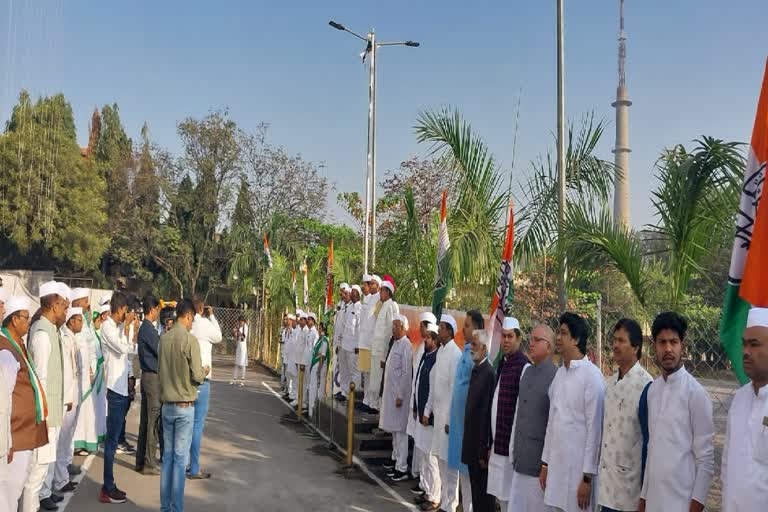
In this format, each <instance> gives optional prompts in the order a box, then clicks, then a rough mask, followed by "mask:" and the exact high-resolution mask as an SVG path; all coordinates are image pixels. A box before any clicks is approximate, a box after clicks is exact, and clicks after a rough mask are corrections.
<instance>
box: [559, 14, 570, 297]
mask: <svg viewBox="0 0 768 512" xmlns="http://www.w3.org/2000/svg"><path fill="white" fill-rule="evenodd" d="M563 39H564V34H563V0H557V189H558V190H557V191H558V194H557V195H558V223H557V244H558V249H559V250H558V254H559V255H560V276H559V280H558V281H559V282H558V285H559V286H558V298H559V302H560V311H565V310H566V306H567V304H568V293H567V291H566V283H567V281H568V261H567V258H566V256H565V252H564V243H563V238H564V236H565V65H564V61H565V59H564V55H563V52H564V48H563V46H564V41H563Z"/></svg>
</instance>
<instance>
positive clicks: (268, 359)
mask: <svg viewBox="0 0 768 512" xmlns="http://www.w3.org/2000/svg"><path fill="white" fill-rule="evenodd" d="M213 313H214V315H215V316H216V319H217V320H218V322H219V327H221V334H222V340H221V343H219V344H218V345H216V347H215V348H214V353H215V354H218V355H227V356H232V357H234V356H235V352H236V351H237V342H236V341H235V334H236V332H237V329H238V327H239V326H240V318H244V319H245V324H246V325H247V326H248V340H247V346H248V358H249V359H250V360H256V361H259V362H260V363H262V364H265V365H267V366H268V367H270V368H272V369H277V367H278V363H277V361H278V357H279V343H278V338H279V333H280V329H279V327H278V328H277V329H275V327H274V326H277V325H278V324H277V322H276V321H275V322H270V321H267V322H264V319H263V315H262V312H261V311H256V310H253V309H248V310H243V309H233V308H213ZM275 332H276V334H275Z"/></svg>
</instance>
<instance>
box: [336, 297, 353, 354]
mask: <svg viewBox="0 0 768 512" xmlns="http://www.w3.org/2000/svg"><path fill="white" fill-rule="evenodd" d="M349 304H351V302H350V303H346V302H344V301H341V302H339V303H338V304H337V305H336V315H335V316H334V318H333V346H334V347H340V346H342V345H341V340H342V337H343V335H344V323H345V322H346V319H347V307H348V306H349Z"/></svg>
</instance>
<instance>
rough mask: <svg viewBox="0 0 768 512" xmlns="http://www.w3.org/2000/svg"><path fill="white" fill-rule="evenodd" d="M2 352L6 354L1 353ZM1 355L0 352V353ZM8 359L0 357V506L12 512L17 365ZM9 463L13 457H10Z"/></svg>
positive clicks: (18, 366) (11, 357)
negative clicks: (12, 407) (12, 418)
mask: <svg viewBox="0 0 768 512" xmlns="http://www.w3.org/2000/svg"><path fill="white" fill-rule="evenodd" d="M3 352H7V350H6V351H3ZM0 353H1V352H0ZM8 356H10V357H2V356H0V357H1V358H0V505H2V508H3V510H11V511H13V510H14V509H15V507H16V504H17V500H18V496H16V497H15V498H14V497H13V496H12V493H13V494H15V492H14V491H15V488H14V489H12V487H14V486H13V485H12V481H13V479H12V476H13V475H12V474H11V464H10V462H8V456H9V454H10V452H11V449H12V448H13V445H12V441H11V404H12V402H13V388H14V386H15V385H16V375H17V374H18V371H19V368H20V365H19V363H18V362H17V361H16V360H15V359H14V358H13V356H11V355H10V354H8ZM10 458H11V462H12V461H13V455H12V454H11V455H10Z"/></svg>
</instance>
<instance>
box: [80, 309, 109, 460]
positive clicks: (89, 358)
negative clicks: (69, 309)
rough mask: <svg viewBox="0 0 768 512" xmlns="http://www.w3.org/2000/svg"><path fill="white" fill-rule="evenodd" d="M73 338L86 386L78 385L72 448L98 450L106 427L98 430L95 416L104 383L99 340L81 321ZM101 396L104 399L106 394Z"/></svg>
mask: <svg viewBox="0 0 768 512" xmlns="http://www.w3.org/2000/svg"><path fill="white" fill-rule="evenodd" d="M75 340H76V341H77V346H78V354H79V364H80V365H81V367H82V368H83V370H82V375H81V383H84V384H86V387H85V388H84V389H81V395H80V396H81V397H82V401H81V403H80V411H79V412H78V415H77V427H76V428H75V443H74V446H75V449H83V450H88V451H90V452H94V451H97V450H98V448H99V443H101V442H102V441H103V440H104V434H105V431H101V432H100V431H99V421H98V419H97V402H98V400H99V397H100V395H101V394H102V389H103V388H104V387H105V384H104V359H103V356H102V353H101V347H100V342H99V340H98V338H97V337H96V334H95V333H94V332H93V330H92V327H91V326H90V325H89V324H88V323H85V322H84V323H83V330H82V331H81V332H80V333H78V334H77V335H75ZM99 361H101V363H99ZM104 398H105V400H106V395H104ZM104 411H106V409H104ZM104 414H106V412H105V413H104Z"/></svg>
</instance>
